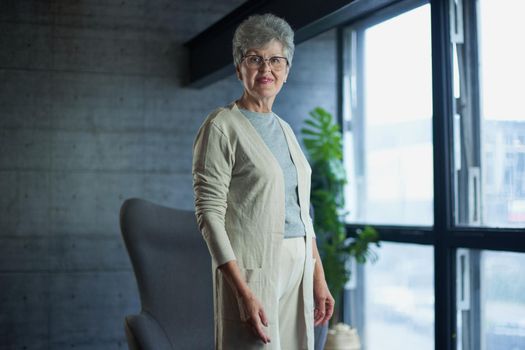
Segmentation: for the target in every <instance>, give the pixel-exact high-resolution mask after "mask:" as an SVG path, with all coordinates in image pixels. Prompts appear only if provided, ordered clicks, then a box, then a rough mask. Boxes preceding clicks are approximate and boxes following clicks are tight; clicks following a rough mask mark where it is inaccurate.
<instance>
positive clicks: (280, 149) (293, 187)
mask: <svg viewBox="0 0 525 350" xmlns="http://www.w3.org/2000/svg"><path fill="white" fill-rule="evenodd" d="M241 112H242V113H243V114H244V115H245V116H246V118H248V120H249V121H250V122H251V123H252V125H253V127H254V128H255V130H257V132H258V133H259V135H260V136H261V138H262V139H263V140H264V142H265V143H266V146H268V148H269V149H270V151H272V153H273V155H274V157H275V159H277V162H278V163H279V165H280V166H281V169H282V171H283V175H284V188H285V193H284V194H285V211H286V215H285V222H284V238H291V237H303V236H305V235H306V231H305V228H304V224H303V222H302V220H301V208H300V207H299V200H298V197H297V169H296V168H295V165H294V163H293V161H292V158H291V156H290V150H289V149H288V143H287V142H286V137H285V136H284V132H283V129H282V128H281V125H280V124H279V121H278V120H277V116H276V115H275V114H274V113H272V112H270V113H259V112H252V111H249V110H247V109H241Z"/></svg>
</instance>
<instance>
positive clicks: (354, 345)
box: [324, 323, 361, 350]
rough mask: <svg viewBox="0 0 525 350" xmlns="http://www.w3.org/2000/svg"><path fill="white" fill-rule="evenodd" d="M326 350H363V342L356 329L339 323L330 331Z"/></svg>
mask: <svg viewBox="0 0 525 350" xmlns="http://www.w3.org/2000/svg"><path fill="white" fill-rule="evenodd" d="M324 350H361V342H360V341H359V335H358V334H357V330H356V329H355V328H352V327H350V326H349V325H347V324H344V323H338V324H336V325H335V326H334V327H332V328H330V329H329V330H328V336H327V338H326V344H325V346H324Z"/></svg>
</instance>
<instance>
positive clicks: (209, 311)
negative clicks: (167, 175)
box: [120, 198, 214, 350]
mask: <svg viewBox="0 0 525 350" xmlns="http://www.w3.org/2000/svg"><path fill="white" fill-rule="evenodd" d="M120 227H121V231H122V236H123V238H124V242H125V244H126V248H127V250H128V254H129V257H130V259H131V263H132V265H133V270H134V271H135V277H136V279H137V284H138V288H139V294H140V302H141V307H142V309H141V311H140V314H138V315H128V316H126V317H125V322H124V326H125V331H126V336H127V339H128V345H129V348H130V350H179V349H181V350H183V349H189V350H198V349H206V350H209V349H213V348H214V346H213V345H214V344H213V332H214V331H213V299H212V280H211V272H210V266H211V265H210V264H211V263H210V256H209V253H208V250H207V248H206V245H205V243H204V241H203V239H202V238H201V235H200V233H199V230H198V228H197V224H196V220H195V215H194V213H193V212H192V211H184V210H176V209H172V208H167V207H163V206H160V205H157V204H154V203H151V202H148V201H145V200H142V199H136V198H133V199H128V200H126V201H125V202H124V203H123V205H122V207H121V210H120Z"/></svg>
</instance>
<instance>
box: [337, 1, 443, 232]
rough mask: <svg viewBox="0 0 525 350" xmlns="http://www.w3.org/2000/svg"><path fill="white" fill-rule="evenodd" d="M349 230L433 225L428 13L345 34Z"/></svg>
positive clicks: (363, 25) (413, 13) (368, 25)
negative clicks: (354, 224)
mask: <svg viewBox="0 0 525 350" xmlns="http://www.w3.org/2000/svg"><path fill="white" fill-rule="evenodd" d="M346 43H347V52H346V56H347V59H346V60H345V61H346V62H345V64H346V65H347V67H346V68H345V77H344V81H345V93H344V96H345V99H346V101H345V108H344V118H345V121H346V122H345V124H344V125H345V135H344V136H345V162H346V167H347V169H348V173H349V174H348V175H349V185H348V186H347V193H346V198H347V201H346V203H347V210H348V212H349V213H350V214H349V215H348V216H347V219H348V220H349V221H350V222H366V223H374V224H400V225H432V223H433V185H432V180H433V170H432V169H433V165H432V159H433V158H432V81H431V72H432V71H431V38H430V6H429V5H424V6H421V7H418V8H416V9H413V10H410V11H407V12H404V13H402V14H400V15H397V16H395V17H390V18H387V19H384V20H383V21H380V22H378V21H375V22H363V23H361V24H359V25H356V26H353V27H352V28H351V29H350V30H349V31H348V32H347V40H346Z"/></svg>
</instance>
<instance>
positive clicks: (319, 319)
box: [314, 278, 335, 326]
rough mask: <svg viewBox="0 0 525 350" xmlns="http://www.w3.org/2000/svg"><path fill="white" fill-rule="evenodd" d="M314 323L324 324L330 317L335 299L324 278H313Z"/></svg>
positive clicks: (316, 324)
mask: <svg viewBox="0 0 525 350" xmlns="http://www.w3.org/2000/svg"><path fill="white" fill-rule="evenodd" d="M314 302H315V309H314V325H315V326H318V325H320V324H324V323H326V322H328V321H329V320H330V318H332V314H333V313H334V305H335V300H334V298H333V297H332V294H331V293H330V290H329V289H328V286H327V284H326V281H325V279H324V278H314Z"/></svg>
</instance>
